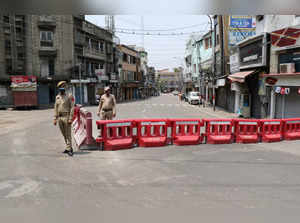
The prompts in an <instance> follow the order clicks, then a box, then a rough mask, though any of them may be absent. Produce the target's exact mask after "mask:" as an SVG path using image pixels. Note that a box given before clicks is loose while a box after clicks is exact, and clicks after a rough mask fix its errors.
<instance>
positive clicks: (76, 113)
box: [72, 105, 81, 121]
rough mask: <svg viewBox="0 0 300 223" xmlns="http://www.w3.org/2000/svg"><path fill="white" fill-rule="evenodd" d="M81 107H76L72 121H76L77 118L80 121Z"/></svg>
mask: <svg viewBox="0 0 300 223" xmlns="http://www.w3.org/2000/svg"><path fill="white" fill-rule="evenodd" d="M80 107H81V106H78V105H75V106H74V114H73V118H72V121H74V120H75V119H76V118H77V119H78V120H79V119H80V114H79V111H80Z"/></svg>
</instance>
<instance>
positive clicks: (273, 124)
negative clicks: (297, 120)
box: [260, 119, 283, 142]
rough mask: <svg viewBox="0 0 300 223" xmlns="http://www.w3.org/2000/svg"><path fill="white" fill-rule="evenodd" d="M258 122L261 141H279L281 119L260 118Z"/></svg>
mask: <svg viewBox="0 0 300 223" xmlns="http://www.w3.org/2000/svg"><path fill="white" fill-rule="evenodd" d="M260 123H261V135H262V141H263V142H279V141H281V139H282V129H283V121H282V120H281V119H262V120H260Z"/></svg>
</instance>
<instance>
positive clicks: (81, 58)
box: [0, 15, 117, 105]
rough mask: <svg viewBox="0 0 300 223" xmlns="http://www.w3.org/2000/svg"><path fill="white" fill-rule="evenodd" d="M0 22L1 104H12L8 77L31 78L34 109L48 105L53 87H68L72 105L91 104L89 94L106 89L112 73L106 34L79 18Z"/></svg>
mask: <svg viewBox="0 0 300 223" xmlns="http://www.w3.org/2000/svg"><path fill="white" fill-rule="evenodd" d="M0 18H1V23H0V26H1V29H0V52H1V53H0V61H1V62H2V64H3V66H1V68H0V81H1V82H0V86H1V88H0V89H2V97H1V98H2V101H5V103H6V104H12V100H11V97H10V93H9V92H10V90H9V89H10V88H9V85H10V76H11V75H34V76H36V77H37V81H38V88H37V93H38V103H39V105H49V104H53V103H54V101H55V96H56V94H57V93H58V91H57V88H56V85H57V83H58V82H59V81H62V80H65V81H67V82H68V83H70V89H69V91H70V93H73V95H74V96H75V101H76V103H83V104H95V94H96V93H97V92H99V89H103V87H104V86H105V85H108V84H110V80H111V79H112V78H113V71H114V66H113V62H114V61H113V41H112V34H111V33H110V32H108V31H107V30H104V29H102V28H100V27H97V26H96V25H94V24H91V23H89V22H88V21H86V20H85V17H84V16H82V15H47V16H46V15H1V17H0ZM1 48H2V49H1ZM99 71H100V72H99ZM101 71H103V72H101ZM116 88H117V86H116ZM3 89H5V90H3ZM3 95H4V96H3Z"/></svg>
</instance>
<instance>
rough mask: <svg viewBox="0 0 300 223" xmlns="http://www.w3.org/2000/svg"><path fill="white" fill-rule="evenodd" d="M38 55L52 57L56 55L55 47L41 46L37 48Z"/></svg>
mask: <svg viewBox="0 0 300 223" xmlns="http://www.w3.org/2000/svg"><path fill="white" fill-rule="evenodd" d="M39 55H40V56H43V57H49V56H51V57H54V56H56V55H57V49H56V48H54V47H41V48H40V50H39Z"/></svg>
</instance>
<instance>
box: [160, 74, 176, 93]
mask: <svg viewBox="0 0 300 223" xmlns="http://www.w3.org/2000/svg"><path fill="white" fill-rule="evenodd" d="M180 75H181V71H179V72H170V71H169V69H163V70H158V71H157V81H158V83H159V87H160V90H161V91H167V92H172V91H174V90H177V91H178V90H180V89H179V88H180Z"/></svg>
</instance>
